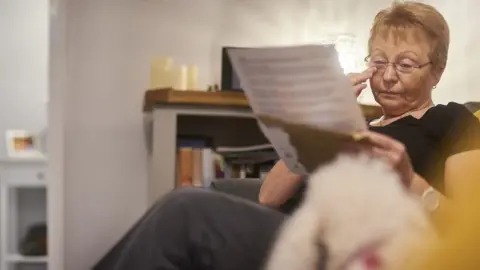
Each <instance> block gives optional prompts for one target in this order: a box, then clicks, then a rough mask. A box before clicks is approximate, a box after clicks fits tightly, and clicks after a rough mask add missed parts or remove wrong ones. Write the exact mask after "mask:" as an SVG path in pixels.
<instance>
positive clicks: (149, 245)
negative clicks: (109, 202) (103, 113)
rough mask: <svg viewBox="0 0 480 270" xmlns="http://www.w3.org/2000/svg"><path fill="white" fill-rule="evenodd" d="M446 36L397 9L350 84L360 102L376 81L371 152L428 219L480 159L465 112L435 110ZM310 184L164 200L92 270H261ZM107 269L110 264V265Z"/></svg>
mask: <svg viewBox="0 0 480 270" xmlns="http://www.w3.org/2000/svg"><path fill="white" fill-rule="evenodd" d="M448 46H449V30H448V26H447V23H446V22H445V20H444V18H443V17H442V15H441V14H439V13H438V12H437V10H435V9H434V8H433V7H431V6H428V5H425V4H420V3H413V2H406V3H401V4H394V5H393V6H392V7H391V8H388V9H385V10H382V11H381V12H380V13H378V15H377V16H376V17H375V21H374V24H373V27H372V30H371V36H370V40H369V56H368V57H367V63H368V66H369V68H368V69H367V70H366V71H364V72H362V73H359V74H350V75H349V77H350V79H351V81H352V84H353V85H354V88H355V91H356V92H357V94H358V93H360V92H361V91H362V90H363V89H364V88H365V82H366V81H367V80H370V85H371V88H372V90H373V94H374V96H375V99H376V101H377V102H378V103H379V104H380V105H381V106H382V108H383V112H384V116H383V117H382V118H381V119H378V121H375V122H373V123H372V124H371V128H370V130H371V131H369V132H368V133H367V135H368V138H369V139H370V142H371V145H372V147H370V148H368V149H366V150H365V151H370V153H371V154H373V155H377V156H379V157H381V158H385V159H386V160H388V161H389V162H390V164H391V165H392V166H393V167H394V168H395V169H396V170H397V171H398V173H399V174H400V175H401V179H402V181H403V183H404V184H405V185H406V187H408V189H409V190H410V191H411V192H412V193H414V194H417V195H419V196H423V198H424V199H426V201H428V202H430V203H429V204H427V206H428V208H429V209H430V210H431V211H432V213H434V212H436V211H441V210H442V209H443V208H444V207H447V206H448V205H449V204H450V203H451V200H455V195H456V192H457V187H458V185H459V183H462V182H463V181H469V180H470V179H467V178H468V175H466V174H462V172H464V171H468V170H470V169H471V167H469V166H472V165H473V163H474V162H473V161H477V160H479V158H480V150H479V149H480V145H479V144H478V140H477V139H476V138H480V124H479V122H478V120H477V119H476V118H475V117H474V116H473V115H472V114H471V113H470V112H469V111H468V110H467V109H466V108H465V107H464V106H462V105H459V104H456V103H449V104H448V105H434V103H433V102H432V98H431V94H432V90H433V89H434V88H435V86H436V85H437V84H438V82H439V81H440V78H441V77H442V73H443V71H444V69H445V65H446V63H447V52H448ZM303 179H304V178H303V177H301V176H299V175H295V174H294V173H292V172H290V171H289V170H288V169H287V167H286V166H285V164H284V163H283V162H282V161H280V162H278V163H277V164H276V165H275V166H274V168H273V169H272V170H271V172H270V173H269V174H268V176H267V177H266V179H265V182H264V184H263V186H262V188H261V192H260V195H259V196H260V197H259V199H260V202H261V203H262V204H264V205H266V206H268V207H265V206H261V205H257V204H253V203H249V202H246V201H244V200H241V199H238V198H234V197H230V196H228V195H225V194H220V193H218V192H211V191H207V190H201V189H180V190H177V191H174V192H172V193H171V194H169V195H167V196H166V197H164V198H162V200H161V201H160V202H158V203H157V204H156V205H155V206H154V207H153V208H152V209H151V210H150V211H149V212H148V213H147V214H146V215H145V216H144V217H143V218H142V219H141V220H140V221H139V223H138V224H137V225H136V226H135V227H134V228H133V229H132V230H131V231H130V232H129V233H128V235H127V236H126V237H125V238H124V239H123V240H122V241H121V242H120V243H119V244H118V245H117V246H116V247H115V248H114V249H112V251H111V252H110V253H109V254H108V255H107V256H106V257H105V259H104V260H102V261H101V262H100V263H99V264H98V265H97V267H96V269H99V270H100V269H101V270H108V269H119V270H120V269H121V270H127V269H136V270H142V269H145V270H146V269H149V270H150V269H172V270H173V269H230V270H234V269H238V270H245V269H259V268H260V266H261V265H262V263H263V261H264V259H265V256H266V254H267V252H268V250H269V247H270V245H271V244H272V242H273V239H274V236H275V232H276V230H277V229H278V227H279V225H280V224H281V223H282V221H283V220H284V217H285V214H283V213H282V212H281V211H277V210H275V208H276V207H280V206H281V205H282V204H284V203H285V202H286V201H289V200H292V198H299V197H300V198H301V196H302V190H303V189H302V186H304V182H303V181H304V180H303ZM108 262H113V263H112V264H110V265H109V263H108Z"/></svg>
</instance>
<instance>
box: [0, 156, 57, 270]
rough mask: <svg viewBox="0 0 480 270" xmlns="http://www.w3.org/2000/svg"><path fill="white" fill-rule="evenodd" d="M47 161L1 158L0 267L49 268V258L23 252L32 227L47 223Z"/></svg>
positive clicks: (41, 159) (12, 269)
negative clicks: (23, 244)
mask: <svg viewBox="0 0 480 270" xmlns="http://www.w3.org/2000/svg"><path fill="white" fill-rule="evenodd" d="M46 170H47V160H46V159H44V158H37V159H1V160H0V204H1V209H0V269H5V270H46V269H47V268H48V267H47V262H48V257H47V255H46V254H44V255H31V256H29V255H25V254H22V252H21V249H20V243H21V241H22V240H23V239H24V237H25V235H26V234H27V233H28V231H29V229H30V228H31V226H34V225H36V224H44V225H46V224H47V210H46V209H47V199H46V195H47V194H46V193H47V179H46Z"/></svg>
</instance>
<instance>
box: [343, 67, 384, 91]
mask: <svg viewBox="0 0 480 270" xmlns="http://www.w3.org/2000/svg"><path fill="white" fill-rule="evenodd" d="M375 72H377V68H375V67H370V68H367V69H366V70H364V71H363V72H361V73H349V74H347V77H348V78H349V79H350V82H351V83H352V85H353V89H354V91H355V96H357V97H358V96H359V95H360V93H362V91H363V90H364V89H365V88H367V84H366V82H367V80H369V79H370V78H371V77H372V76H373V74H375Z"/></svg>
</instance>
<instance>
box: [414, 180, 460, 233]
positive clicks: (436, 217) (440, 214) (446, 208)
mask: <svg viewBox="0 0 480 270" xmlns="http://www.w3.org/2000/svg"><path fill="white" fill-rule="evenodd" d="M429 187H430V184H429V183H428V182H427V180H426V179H425V178H423V177H422V176H420V175H418V174H415V175H414V177H413V179H412V183H411V185H410V192H412V193H413V194H415V195H416V196H418V197H419V198H421V197H422V195H423V193H424V192H425V191H426V190H427V189H428V188H429ZM438 195H439V198H438V199H439V202H438V207H437V209H435V210H434V211H432V212H430V218H431V219H432V220H433V221H434V223H435V224H436V226H437V229H438V230H440V231H443V230H444V228H443V226H445V220H444V219H445V218H446V217H448V213H449V212H450V211H452V204H453V202H452V200H451V199H449V198H447V197H445V196H444V195H442V194H440V193H438Z"/></svg>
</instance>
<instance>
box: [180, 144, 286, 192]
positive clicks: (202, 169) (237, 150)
mask: <svg viewBox="0 0 480 270" xmlns="http://www.w3.org/2000/svg"><path fill="white" fill-rule="evenodd" d="M277 160H278V155H277V154H276V152H275V151H274V149H273V148H272V146H271V145H269V144H265V145H255V146H249V147H217V148H211V147H202V146H179V147H178V150H177V164H176V166H177V177H176V178H177V179H176V186H177V187H180V186H209V185H210V183H211V181H213V180H215V179H244V178H262V177H263V176H264V175H265V174H266V173H267V172H268V171H269V170H270V169H271V167H272V166H273V165H274V164H275V162H276V161H277Z"/></svg>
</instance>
